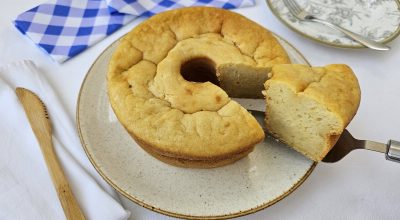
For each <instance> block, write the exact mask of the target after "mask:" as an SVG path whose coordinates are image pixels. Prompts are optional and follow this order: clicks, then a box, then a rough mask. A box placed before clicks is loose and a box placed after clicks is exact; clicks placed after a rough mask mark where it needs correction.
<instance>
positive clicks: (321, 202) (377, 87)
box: [0, 0, 400, 219]
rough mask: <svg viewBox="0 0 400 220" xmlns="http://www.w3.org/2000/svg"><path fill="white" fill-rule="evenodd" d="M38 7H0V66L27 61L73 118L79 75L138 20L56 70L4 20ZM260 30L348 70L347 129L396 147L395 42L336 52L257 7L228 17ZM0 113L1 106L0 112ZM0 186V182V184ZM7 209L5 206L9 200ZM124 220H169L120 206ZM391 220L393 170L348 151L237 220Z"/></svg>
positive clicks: (396, 199) (397, 188) (399, 109)
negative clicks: (352, 99)
mask: <svg viewBox="0 0 400 220" xmlns="http://www.w3.org/2000/svg"><path fill="white" fill-rule="evenodd" d="M41 2H44V1H39V0H2V1H1V7H0V64H6V63H9V62H12V61H17V60H21V59H31V60H33V61H34V62H35V63H36V64H37V65H38V67H39V68H40V69H41V71H42V72H43V74H45V75H46V76H47V77H48V78H49V79H50V81H51V83H53V85H54V87H55V88H56V89H57V91H58V93H59V96H60V97H61V98H62V102H63V103H64V104H65V106H66V108H67V111H68V113H69V114H71V115H74V116H75V108H76V100H77V97H78V93H79V89H80V86H81V83H82V80H83V78H84V77H85V74H86V71H87V70H88V68H89V67H90V65H91V64H92V63H93V61H94V60H95V59H96V57H97V56H98V55H99V54H100V53H101V51H103V50H104V49H105V48H106V47H107V46H108V45H109V44H110V43H112V42H113V41H115V40H116V39H118V38H119V37H120V36H122V35H123V34H125V33H127V32H128V31H129V30H130V29H132V28H133V27H134V26H135V25H137V24H138V23H139V22H140V21H142V19H138V20H135V21H134V22H132V23H130V24H128V25H126V26H125V27H123V28H121V29H120V30H118V31H117V32H116V33H114V34H113V35H111V36H109V37H108V38H107V39H105V40H103V41H102V42H100V43H98V44H97V45H95V46H93V47H91V48H89V49H88V50H86V51H85V52H83V53H82V54H80V55H78V56H77V57H75V58H73V59H71V60H69V61H67V62H66V63H64V64H61V65H60V64H57V63H55V62H54V61H52V60H51V59H50V58H49V57H48V56H47V55H46V54H44V53H43V52H42V51H41V50H39V49H37V47H36V46H35V45H34V44H33V43H32V42H30V40H28V39H27V38H25V37H23V36H22V35H21V34H20V33H19V32H18V31H17V30H16V29H15V28H14V27H13V26H12V23H11V21H12V20H13V19H14V18H15V17H16V16H17V15H18V14H19V13H21V12H23V11H25V10H27V9H30V8H32V7H34V6H36V5H37V4H39V3H41ZM235 11H237V12H239V13H241V14H243V15H245V16H247V17H248V18H250V19H252V20H254V21H256V22H258V23H260V24H261V25H263V26H265V27H267V28H268V29H270V30H272V31H273V32H275V33H277V34H278V35H280V36H282V37H283V38H285V39H287V40H288V41H289V42H291V43H292V44H293V45H294V46H295V47H297V48H298V49H299V50H300V51H301V52H302V53H303V54H304V56H305V57H306V58H307V59H308V60H309V61H310V62H311V64H313V65H316V66H317V65H325V64H330V63H346V64H348V65H350V66H351V67H352V68H353V70H354V71H355V73H356V75H357V77H358V79H359V82H360V86H361V91H362V99H361V105H360V108H359V110H358V113H357V115H356V116H355V118H354V119H353V121H352V122H351V124H350V125H349V127H348V129H349V130H350V132H351V133H352V134H353V135H354V136H355V137H358V138H360V139H370V140H374V141H379V142H385V143H386V142H387V141H388V139H397V140H400V39H399V38H398V39H396V40H394V41H392V42H391V43H389V45H390V46H391V47H392V50H390V51H387V52H376V51H371V50H367V49H338V48H332V47H329V46H325V45H322V44H319V43H316V42H313V41H311V40H308V39H305V38H304V37H302V36H300V35H298V34H296V33H294V32H292V31H291V30H289V29H288V28H287V27H286V26H284V25H283V24H282V23H281V22H280V21H278V19H277V18H275V17H274V16H273V14H272V12H271V11H270V10H269V8H268V6H267V4H266V3H265V1H264V0H257V6H255V7H251V8H243V9H237V10H235ZM1 107H4V106H1ZM0 139H1V134H0ZM0 181H1V177H0ZM11 202H12V201H11ZM123 202H124V204H125V205H126V207H127V208H128V209H130V210H131V211H132V216H131V219H172V218H170V217H167V216H163V215H160V214H157V213H154V212H152V211H149V210H147V209H145V208H142V207H140V206H138V205H136V204H134V203H131V202H129V201H128V200H126V199H123ZM0 209H1V207H0ZM267 218H268V219H399V218H400V164H397V163H394V162H390V161H386V160H385V159H384V155H383V154H379V153H374V152H367V151H355V152H353V153H351V154H350V155H348V156H347V157H346V158H344V159H343V160H341V161H340V162H338V163H335V164H324V163H320V164H318V165H317V167H316V168H315V170H314V172H313V173H312V174H311V176H310V177H309V178H308V179H307V180H306V181H305V182H304V183H303V185H301V186H300V187H299V188H298V189H297V190H296V191H295V192H293V193H292V194H291V195H289V196H288V197H286V198H285V199H283V200H282V201H280V202H278V203H277V204H275V205H273V206H272V207H269V208H267V209H264V210H262V211H259V212H257V213H254V214H251V215H248V216H244V217H241V218H240V219H267Z"/></svg>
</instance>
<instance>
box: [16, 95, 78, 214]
mask: <svg viewBox="0 0 400 220" xmlns="http://www.w3.org/2000/svg"><path fill="white" fill-rule="evenodd" d="M15 92H16V93H17V96H18V98H19V100H20V102H21V103H22V106H23V107H24V110H25V113H26V116H27V117H28V119H29V123H30V125H31V127H32V130H33V133H34V134H35V136H36V139H37V140H38V142H39V145H40V148H41V150H42V154H43V156H44V159H45V161H46V164H47V168H48V170H49V172H50V176H51V179H52V181H53V185H54V187H55V189H56V191H57V195H58V198H59V200H60V202H61V206H62V207H63V209H64V213H65V216H66V217H67V219H68V220H80V219H85V217H84V215H83V213H82V211H81V209H80V208H79V205H78V203H77V201H76V199H75V197H74V195H73V193H72V191H71V188H70V186H69V184H68V181H67V179H66V178H65V175H64V172H63V170H62V168H61V166H60V163H59V162H58V159H57V156H56V154H55V152H54V147H53V142H52V135H51V134H52V131H51V123H50V118H49V115H48V113H47V109H46V106H45V105H44V104H43V102H42V101H41V100H40V98H39V97H38V96H37V95H36V94H35V93H33V92H32V91H30V90H28V89H25V88H17V89H16V90H15Z"/></svg>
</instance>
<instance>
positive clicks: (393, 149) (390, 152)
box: [386, 140, 400, 163]
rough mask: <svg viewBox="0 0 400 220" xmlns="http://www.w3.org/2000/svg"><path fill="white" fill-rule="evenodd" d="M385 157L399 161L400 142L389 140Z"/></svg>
mask: <svg viewBox="0 0 400 220" xmlns="http://www.w3.org/2000/svg"><path fill="white" fill-rule="evenodd" d="M386 159H387V160H391V161H395V162H398V163H400V142H399V141H394V140H390V141H389V142H388V144H387V152H386Z"/></svg>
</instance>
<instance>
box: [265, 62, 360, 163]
mask: <svg viewBox="0 0 400 220" xmlns="http://www.w3.org/2000/svg"><path fill="white" fill-rule="evenodd" d="M269 77H270V79H269V80H267V81H266V82H265V84H264V86H265V91H264V95H265V98H266V118H265V122H266V127H267V129H268V131H269V132H270V133H271V134H272V135H273V136H275V137H276V138H278V139H280V140H281V141H282V142H284V143H286V144H288V145H289V146H291V147H292V148H294V149H295V150H297V151H298V152H300V153H302V154H304V155H305V156H307V157H308V158H310V159H312V160H314V161H321V160H322V159H323V158H324V157H325V155H326V154H327V153H328V152H329V150H330V149H331V148H332V147H333V146H334V144H335V143H336V141H337V140H338V138H339V136H340V134H341V133H342V132H343V130H344V129H345V127H346V126H347V125H348V124H349V122H350V121H351V119H352V118H353V117H354V115H355V114H356V112H357V109H358V106H359V104H360V95H361V94H360V87H359V84H358V81H357V78H356V77H355V75H354V73H353V71H352V70H351V69H350V68H349V67H348V66H346V65H343V64H333V65H328V66H325V67H309V66H306V65H299V64H282V65H275V66H274V67H273V68H272V71H271V73H270V76H269Z"/></svg>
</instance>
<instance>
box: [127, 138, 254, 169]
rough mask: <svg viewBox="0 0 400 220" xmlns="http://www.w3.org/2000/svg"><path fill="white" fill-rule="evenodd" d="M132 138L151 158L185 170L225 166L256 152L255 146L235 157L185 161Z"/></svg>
mask: <svg viewBox="0 0 400 220" xmlns="http://www.w3.org/2000/svg"><path fill="white" fill-rule="evenodd" d="M131 136H132V138H133V139H135V141H136V143H138V144H139V145H140V147H141V148H142V149H143V150H145V151H146V152H147V153H148V154H150V155H151V156H153V157H155V158H157V159H158V160H160V161H162V162H164V163H167V164H170V165H173V166H178V167H185V168H215V167H220V166H225V165H228V164H232V163H234V162H236V161H238V160H240V159H241V158H243V157H245V156H247V155H248V154H249V153H251V152H252V151H253V150H254V145H253V146H250V147H249V148H248V149H247V150H245V151H243V152H238V153H236V154H235V155H229V156H228V155H227V156H226V157H224V158H215V159H212V160H194V159H184V158H177V157H169V156H165V155H163V154H160V153H159V152H155V151H154V147H152V146H151V145H149V143H145V142H143V141H141V140H140V139H139V138H137V137H135V136H134V135H133V134H131Z"/></svg>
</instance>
